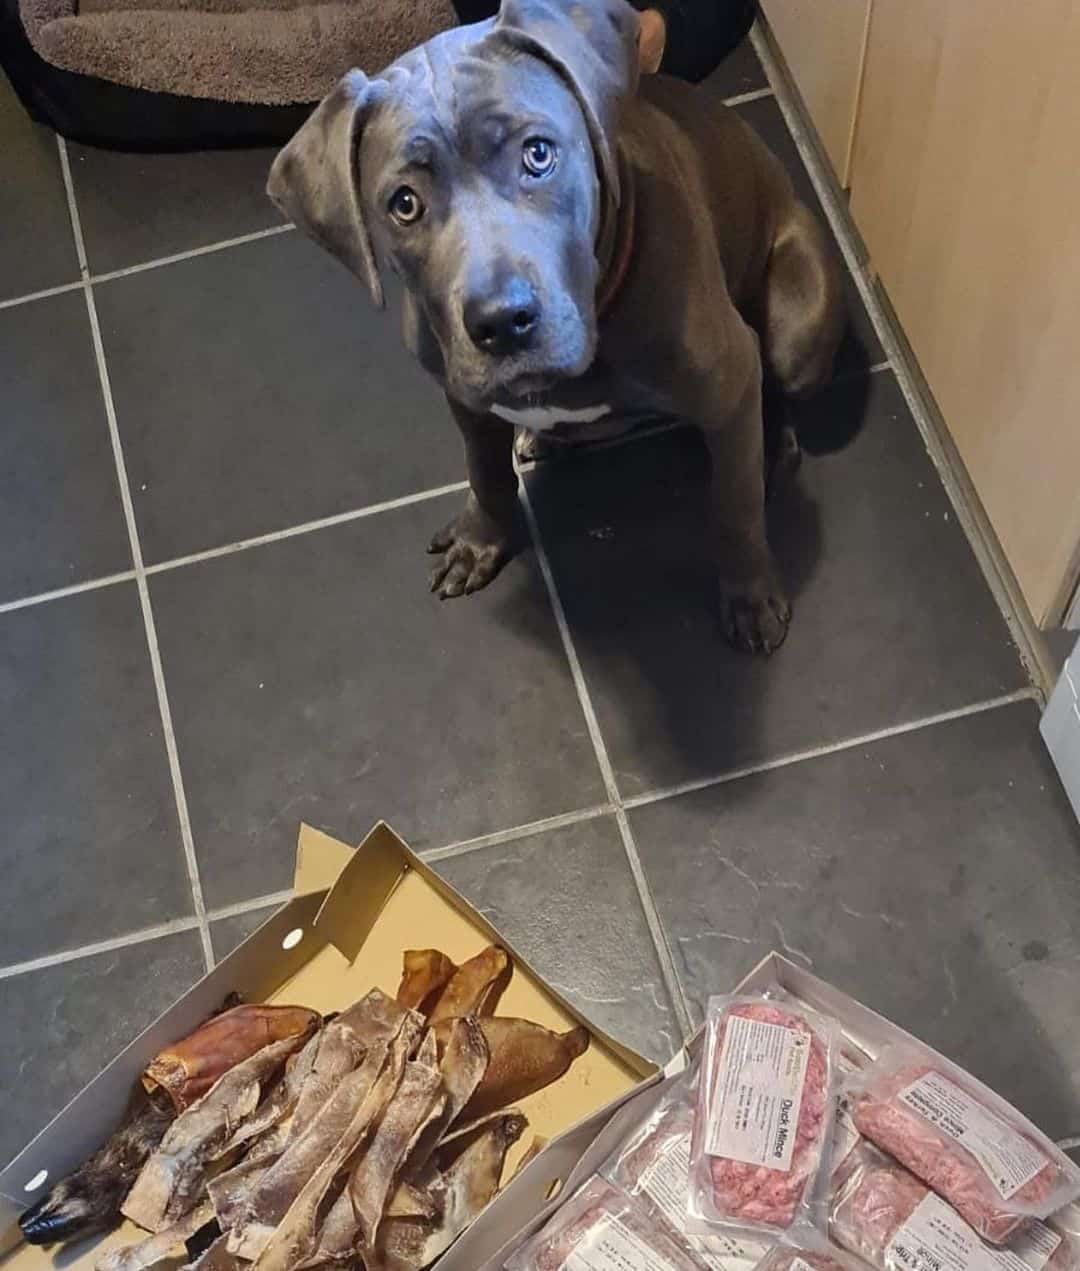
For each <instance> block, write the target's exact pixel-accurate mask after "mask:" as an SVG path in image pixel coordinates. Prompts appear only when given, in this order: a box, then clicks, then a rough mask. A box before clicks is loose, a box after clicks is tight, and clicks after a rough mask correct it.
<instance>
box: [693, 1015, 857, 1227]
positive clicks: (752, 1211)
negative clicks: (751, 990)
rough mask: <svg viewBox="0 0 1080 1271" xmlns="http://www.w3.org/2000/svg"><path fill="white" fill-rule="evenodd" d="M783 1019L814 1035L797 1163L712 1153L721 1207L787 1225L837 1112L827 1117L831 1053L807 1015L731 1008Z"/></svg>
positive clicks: (722, 1210)
mask: <svg viewBox="0 0 1080 1271" xmlns="http://www.w3.org/2000/svg"><path fill="white" fill-rule="evenodd" d="M732 1015H742V1016H745V1017H746V1018H747V1019H755V1020H761V1021H762V1022H763V1023H766V1024H780V1025H782V1026H783V1027H785V1028H793V1029H796V1030H797V1031H799V1032H802V1033H808V1034H809V1035H810V1039H811V1040H810V1058H809V1060H808V1061H807V1066H806V1076H805V1079H804V1084H803V1093H802V1104H801V1106H800V1108H799V1124H798V1126H797V1127H796V1130H795V1146H794V1148H793V1149H792V1153H791V1169H790V1170H788V1171H787V1172H786V1173H785V1172H784V1171H783V1170H775V1169H769V1168H768V1167H767V1166H765V1165H749V1164H747V1163H746V1162H745V1161H734V1160H731V1159H730V1158H729V1157H726V1156H711V1157H710V1158H709V1168H710V1171H711V1173H712V1185H713V1203H714V1204H715V1206H716V1209H717V1211H718V1212H719V1213H722V1214H725V1215H726V1216H728V1217H731V1218H734V1219H741V1220H743V1221H744V1222H753V1223H763V1224H765V1225H767V1226H770V1227H778V1228H783V1229H785V1230H786V1229H787V1228H788V1227H790V1226H791V1224H792V1223H793V1222H794V1221H795V1215H796V1213H797V1212H798V1208H799V1202H800V1201H801V1200H802V1198H803V1194H804V1192H805V1191H806V1188H807V1186H808V1184H809V1183H810V1182H811V1180H812V1179H813V1177H814V1173H815V1171H816V1170H817V1168H818V1165H819V1162H820V1160H821V1153H822V1147H823V1145H824V1139H825V1134H826V1131H829V1132H830V1133H831V1130H832V1121H833V1119H832V1116H831V1115H829V1116H828V1117H826V1106H827V1103H828V1094H829V1068H828V1054H827V1052H826V1049H825V1046H824V1045H823V1044H822V1042H821V1040H820V1039H819V1038H818V1036H817V1034H816V1033H815V1032H814V1030H813V1029H812V1028H811V1027H810V1026H809V1024H807V1022H806V1020H805V1019H804V1018H803V1017H802V1016H801V1015H796V1014H794V1013H793V1012H791V1011H785V1010H783V1009H781V1008H780V1007H778V1006H770V1005H768V1004H767V1003H764V1002H740V1003H737V1004H736V1005H734V1006H732V1007H731V1008H730V1009H729V1010H728V1011H727V1012H726V1014H725V1017H724V1018H725V1022H726V1020H728V1019H730V1018H731V1016H732ZM723 1041H724V1035H723V1032H722V1031H721V1033H720V1034H719V1036H718V1037H717V1039H716V1047H717V1053H719V1049H720V1047H721V1046H722V1045H723Z"/></svg>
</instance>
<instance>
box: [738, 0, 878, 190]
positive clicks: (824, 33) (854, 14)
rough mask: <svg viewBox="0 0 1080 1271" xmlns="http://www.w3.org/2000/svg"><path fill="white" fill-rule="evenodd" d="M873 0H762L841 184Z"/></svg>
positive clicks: (848, 151) (843, 178)
mask: <svg viewBox="0 0 1080 1271" xmlns="http://www.w3.org/2000/svg"><path fill="white" fill-rule="evenodd" d="M870 3H871V0H762V8H763V9H764V11H765V16H766V17H767V18H768V20H769V25H770V26H771V27H772V30H773V34H774V35H775V36H776V42H777V44H778V45H779V46H780V49H781V50H782V52H783V54H784V60H785V61H786V62H787V64H788V69H789V70H790V71H791V74H792V77H793V78H794V80H795V83H796V84H797V85H798V89H799V92H800V93H801V94H802V98H803V101H804V102H805V103H806V108H807V110H808V111H809V113H810V117H811V118H812V119H813V121H814V126H815V127H816V128H817V131H818V133H819V135H820V137H821V141H822V144H823V145H824V147H825V152H826V154H828V156H829V159H830V161H831V162H832V165H833V168H834V169H835V170H836V174H837V176H838V177H839V178H840V182H841V184H846V183H847V173H848V163H849V158H850V152H851V140H852V133H853V129H854V123H855V115H856V106H857V101H858V95H859V80H860V76H861V72H862V60H863V46H864V44H865V39H866V27H867V21H868V18H869V15H870Z"/></svg>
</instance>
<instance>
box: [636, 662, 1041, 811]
mask: <svg viewBox="0 0 1080 1271" xmlns="http://www.w3.org/2000/svg"><path fill="white" fill-rule="evenodd" d="M1038 700H1039V694H1038V691H1037V690H1036V689H1035V688H1034V687H1030V688H1020V689H1016V690H1015V691H1014V692H1012V693H1004V694H1002V695H1001V696H1000V697H991V698H987V700H986V701H983V702H975V703H973V704H972V705H970V706H958V707H956V708H955V709H954V710H950V711H942V712H941V713H940V714H937V715H925V716H923V717H922V718H921V719H913V720H911V721H910V722H909V723H906V724H891V725H890V726H889V727H888V728H878V729H875V730H874V731H873V732H871V733H862V734H861V735H860V736H858V737H848V738H845V739H844V740H843V741H835V742H828V743H826V744H825V745H822V746H809V747H807V749H806V750H795V751H792V752H791V753H790V754H786V755H781V756H779V757H778V758H776V759H766V760H764V761H762V762H761V763H756V764H746V765H745V766H744V767H742V768H732V769H731V770H730V771H729V772H722V773H718V774H716V775H714V776H711V777H701V778H699V779H698V780H695V781H681V782H679V783H678V784H677V785H673V786H662V787H660V788H659V789H656V790H647V791H646V792H645V793H644V794H635V795H631V796H630V797H629V798H627V799H624V800H623V806H624V807H627V808H642V807H646V806H647V805H648V804H650V803H659V802H660V801H661V800H663V799H673V798H676V797H678V796H679V795H682V794H693V793H694V791H696V790H708V789H711V788H712V787H713V786H722V785H727V784H728V782H730V781H738V780H739V779H740V778H742V777H752V776H755V775H757V774H759V773H763V772H773V771H775V770H776V769H777V768H788V767H791V766H792V765H793V764H798V763H804V762H805V761H806V760H807V759H820V758H822V757H824V756H825V755H835V754H837V753H839V752H840V751H844V750H854V749H855V748H857V747H859V746H867V745H870V744H871V743H873V742H877V741H884V740H885V739H886V738H889V737H901V736H903V735H904V734H905V733H914V732H918V731H919V730H920V729H923V728H932V727H933V726H934V725H935V724H947V723H949V721H950V720H954V719H966V718H967V717H968V716H969V715H981V714H983V713H984V712H985V711H992V710H996V709H997V708H998V707H1001V706H1013V705H1015V704H1016V703H1017V702H1029V701H1033V702H1036V703H1037V702H1038Z"/></svg>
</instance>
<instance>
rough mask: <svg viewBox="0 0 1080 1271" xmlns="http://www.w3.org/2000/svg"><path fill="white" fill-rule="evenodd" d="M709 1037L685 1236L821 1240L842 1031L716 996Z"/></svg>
mask: <svg viewBox="0 0 1080 1271" xmlns="http://www.w3.org/2000/svg"><path fill="white" fill-rule="evenodd" d="M705 1028H706V1031H705V1049H704V1053H703V1056H702V1069H701V1077H700V1080H699V1082H698V1087H697V1097H696V1102H695V1111H694V1131H693V1136H692V1138H691V1145H690V1194H689V1203H688V1212H689V1221H688V1229H689V1230H690V1231H691V1232H692V1233H694V1234H708V1233H710V1232H718V1231H727V1232H729V1233H731V1232H737V1233H739V1234H741V1235H744V1236H749V1237H750V1238H754V1236H757V1237H758V1238H765V1239H768V1238H770V1237H771V1238H773V1239H776V1238H779V1237H781V1236H784V1235H788V1234H790V1235H791V1236H792V1238H793V1239H794V1238H797V1237H798V1234H799V1233H808V1232H811V1231H816V1232H818V1233H822V1234H823V1233H824V1232H825V1230H826V1226H827V1212H826V1210H827V1196H826V1188H827V1183H828V1173H829V1165H830V1157H831V1150H832V1142H833V1128H834V1122H835V1108H836V1101H835V1092H834V1073H835V1068H836V1053H837V1045H838V1040H839V1031H840V1030H839V1026H838V1025H837V1024H836V1022H835V1021H834V1020H830V1019H828V1018H827V1017H825V1016H822V1015H818V1014H816V1013H815V1012H813V1011H810V1010H807V1009H806V1008H805V1007H802V1006H797V1005H794V1004H789V1003H787V1002H785V1003H782V1004H781V1003H779V1002H776V1001H773V1000H772V999H770V998H767V997H714V998H711V999H710V1001H709V1009H708V1012H707V1014H706V1020H705Z"/></svg>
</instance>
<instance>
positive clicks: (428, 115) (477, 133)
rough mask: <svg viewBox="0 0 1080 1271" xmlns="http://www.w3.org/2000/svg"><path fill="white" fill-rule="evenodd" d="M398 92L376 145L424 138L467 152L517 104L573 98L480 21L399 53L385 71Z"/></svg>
mask: <svg viewBox="0 0 1080 1271" xmlns="http://www.w3.org/2000/svg"><path fill="white" fill-rule="evenodd" d="M386 76H387V78H388V79H389V80H390V82H391V83H392V84H393V87H394V91H393V93H392V94H390V95H389V96H388V98H387V100H386V101H385V102H384V104H383V106H382V109H381V110H380V112H379V115H378V117H377V118H376V119H375V120H373V123H372V129H371V131H372V134H373V136H372V140H373V141H374V142H375V147H377V148H378V149H384V148H386V147H388V146H393V147H395V148H399V147H400V146H402V145H409V146H412V147H413V148H414V149H416V150H417V153H416V154H411V155H408V156H406V157H408V158H421V157H422V156H421V155H420V154H419V150H420V149H422V148H423V144H424V140H425V138H430V139H432V140H433V141H434V142H435V143H436V144H442V145H448V146H452V147H454V148H455V149H460V150H467V149H468V148H469V145H470V143H472V142H474V141H476V140H478V139H480V138H482V136H483V133H484V130H485V129H486V128H489V127H490V126H491V124H492V121H493V120H497V119H498V118H499V117H501V116H502V117H505V116H506V115H507V114H508V113H509V112H512V111H513V110H514V109H515V108H518V109H520V108H523V107H525V106H527V105H534V106H535V105H540V106H543V107H547V108H549V109H553V110H556V111H558V110H560V109H565V108H566V105H567V104H568V103H572V99H571V97H570V93H569V89H568V88H567V87H566V86H565V85H564V84H563V83H562V81H561V79H560V77H559V75H558V73H557V72H556V71H555V70H554V69H553V68H551V67H550V66H549V65H547V63H545V62H543V61H541V60H539V59H537V58H536V57H534V56H530V55H527V54H525V55H523V54H522V52H521V51H520V50H517V49H515V48H513V47H512V46H511V45H509V44H507V43H506V42H505V41H503V40H501V39H499V38H498V37H497V36H496V35H495V34H494V23H493V22H491V21H489V22H482V23H478V24H475V25H473V26H468V27H458V28H455V29H453V30H450V31H444V32H443V33H441V34H440V35H437V36H435V37H434V38H433V39H431V40H429V41H428V42H427V43H426V44H422V45H421V46H420V47H419V48H416V49H412V50H411V51H410V52H408V53H406V54H405V55H404V56H403V57H401V58H399V59H398V61H396V62H395V63H394V64H393V66H391V67H390V68H389V69H388V70H387V72H386Z"/></svg>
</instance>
